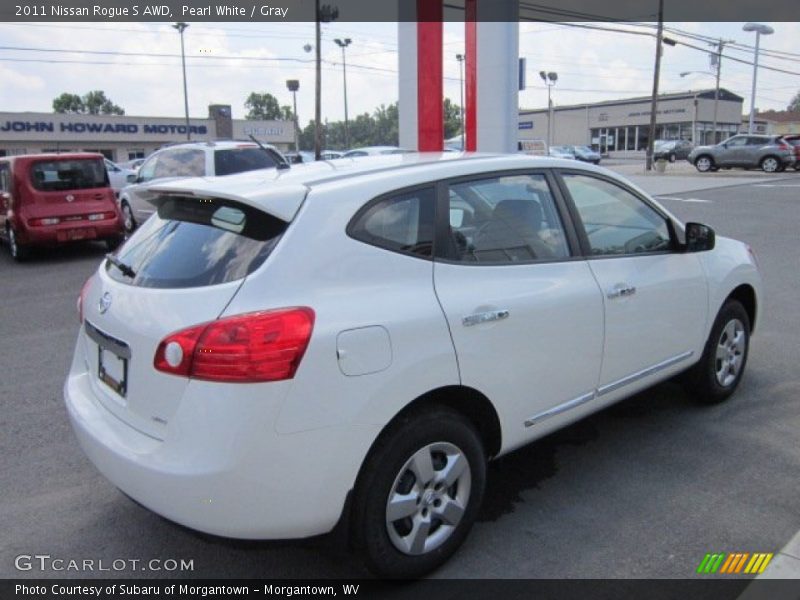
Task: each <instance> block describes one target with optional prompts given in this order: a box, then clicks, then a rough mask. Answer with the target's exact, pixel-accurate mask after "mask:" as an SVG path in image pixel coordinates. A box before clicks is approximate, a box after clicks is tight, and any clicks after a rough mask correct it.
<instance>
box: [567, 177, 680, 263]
mask: <svg viewBox="0 0 800 600" xmlns="http://www.w3.org/2000/svg"><path fill="white" fill-rule="evenodd" d="M554 171H555V173H554V175H555V177H556V179H557V181H558V185H559V188H560V190H561V193H562V194H563V195H564V199H565V201H566V203H567V206H568V209H569V212H570V217H571V220H572V222H573V225H574V226H575V228H576V230H577V232H578V238H579V239H580V245H581V253H582V258H584V259H585V260H606V259H610V258H633V257H638V256H661V255H665V254H678V253H680V240H679V239H678V232H677V231H676V228H675V223H674V222H673V220H672V217H670V216H669V215H668V214H666V213H665V212H664V210H663V209H662V208H661V207H660V206H657V205H656V204H654V203H653V201H652V200H651V199H650V198H648V197H647V196H643V195H642V194H641V193H639V192H638V191H636V190H634V189H633V188H631V187H630V186H629V185H627V184H625V183H623V182H621V181H619V180H618V179H616V178H614V177H609V176H608V175H605V174H603V173H596V172H594V171H588V170H587V171H584V170H582V169H570V168H560V169H555V170H554ZM564 174H570V175H583V176H585V177H593V178H595V179H599V180H601V181H605V182H606V183H610V184H611V185H616V186H617V187H620V188H622V189H623V190H625V191H626V192H628V193H629V194H631V195H632V196H634V197H635V198H638V199H639V200H641V201H642V202H643V203H644V204H645V205H646V206H648V207H649V208H651V209H652V210H653V211H655V213H656V214H658V215H659V216H660V217H661V218H662V219H664V220H665V221H666V223H667V231H669V237H670V248H669V249H667V250H656V251H653V252H635V253H631V254H593V253H592V246H591V244H590V243H589V236H588V235H587V234H586V229H585V228H584V226H583V220H582V219H581V217H580V214H579V213H578V208H577V206H576V205H575V201H574V200H573V198H572V195H571V194H570V193H569V189H568V188H567V184H566V182H565V181H564V178H563V176H562V175H564Z"/></svg>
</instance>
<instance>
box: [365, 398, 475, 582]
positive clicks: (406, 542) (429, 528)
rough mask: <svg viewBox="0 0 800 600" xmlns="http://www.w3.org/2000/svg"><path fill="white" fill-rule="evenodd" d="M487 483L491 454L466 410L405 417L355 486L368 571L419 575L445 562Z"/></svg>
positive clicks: (471, 520) (393, 575)
mask: <svg viewBox="0 0 800 600" xmlns="http://www.w3.org/2000/svg"><path fill="white" fill-rule="evenodd" d="M423 479H424V481H423ZM447 484H450V485H447ZM485 486H486V453H485V450H484V448H483V444H482V442H481V438H480V436H479V435H478V432H477V431H476V429H475V426H474V425H473V424H472V423H471V422H470V421H469V420H467V419H466V418H465V417H464V416H463V415H461V414H460V413H458V412H455V411H453V410H451V409H448V408H445V407H434V408H428V409H425V410H421V411H414V412H411V413H409V414H408V415H405V416H403V417H401V418H400V419H399V420H398V421H397V422H396V423H394V424H393V425H390V428H389V429H388V430H387V431H386V432H384V433H383V434H381V437H380V438H379V439H378V441H377V442H376V444H375V445H374V446H373V448H372V450H371V452H370V454H369V456H368V457H367V459H366V461H365V463H364V466H363V467H362V472H361V475H360V476H359V481H358V483H357V485H356V493H355V499H354V503H353V510H354V512H353V516H354V531H353V533H354V541H355V543H356V547H357V548H358V549H359V550H360V551H361V552H362V554H363V558H364V562H365V563H366V565H367V567H368V568H369V570H370V571H372V572H373V573H375V574H376V575H378V576H381V577H387V578H402V579H405V578H416V577H421V576H423V575H425V574H426V573H429V572H430V571H432V570H434V569H435V568H437V567H438V566H439V565H441V564H442V563H444V562H445V561H446V560H447V559H448V558H450V556H451V555H452V554H453V553H454V552H455V551H456V550H457V549H458V548H459V546H461V544H462V543H463V541H464V539H465V538H466V537H467V534H468V533H469V530H470V528H471V527H472V524H473V523H474V522H475V518H476V517H477V514H478V510H479V508H480V504H481V501H482V499H483V492H484V488H485ZM393 499H394V502H392V500H393ZM393 517H398V518H395V519H393Z"/></svg>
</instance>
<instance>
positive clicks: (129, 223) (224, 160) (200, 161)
mask: <svg viewBox="0 0 800 600" xmlns="http://www.w3.org/2000/svg"><path fill="white" fill-rule="evenodd" d="M285 161H286V159H285V158H284V157H283V155H281V154H280V152H278V151H277V149H275V148H273V147H272V146H266V147H264V149H262V148H261V147H259V146H258V145H256V144H252V143H249V142H190V143H185V144H176V145H173V146H167V147H166V148H162V149H161V150H158V151H157V152H154V153H153V154H151V155H150V156H149V157H148V158H147V159H146V160H145V162H144V163H142V166H141V167H139V170H138V171H137V172H136V174H135V175H132V176H129V181H130V183H131V184H130V185H128V186H127V187H125V188H124V190H123V191H122V192H121V193H120V196H119V206H120V211H121V212H122V216H123V221H124V224H125V231H127V232H128V233H130V232H131V231H133V230H134V229H135V228H136V227H137V225H140V224H141V223H144V222H145V220H147V218H148V217H149V216H150V215H151V214H153V213H154V212H155V210H156V209H155V207H154V206H153V205H152V204H150V202H149V200H150V199H152V198H153V193H152V192H151V191H150V187H151V186H152V184H153V183H154V182H157V181H164V180H168V179H180V178H184V177H204V176H214V175H231V174H233V173H242V172H244V171H252V170H254V169H268V168H271V167H275V166H277V165H282V164H286V163H285Z"/></svg>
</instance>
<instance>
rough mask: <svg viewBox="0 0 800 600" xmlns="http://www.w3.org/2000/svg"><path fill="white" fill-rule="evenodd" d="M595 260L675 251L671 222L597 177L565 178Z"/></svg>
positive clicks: (574, 176)
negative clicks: (670, 227) (669, 225)
mask: <svg viewBox="0 0 800 600" xmlns="http://www.w3.org/2000/svg"><path fill="white" fill-rule="evenodd" d="M562 177H563V179H564V183H565V184H566V186H567V190H568V191H569V194H570V196H571V197H572V200H573V202H574V204H575V207H576V208H577V210H578V214H579V215H580V218H581V221H582V223H583V228H584V230H585V232H586V237H587V238H588V240H589V246H590V249H591V253H592V254H593V255H595V256H608V255H620V254H638V253H643V252H663V251H668V250H670V249H671V247H672V244H671V240H670V234H669V227H668V226H667V221H666V219H665V218H664V217H662V216H661V215H660V214H659V213H657V212H656V211H655V210H653V209H652V208H651V207H650V206H648V205H647V204H645V202H643V201H642V200H641V199H640V198H638V197H636V196H635V195H633V194H632V193H631V192H629V191H627V190H626V189H624V188H622V187H620V186H618V185H616V184H614V183H611V182H609V181H606V180H604V179H598V178H596V177H590V176H587V175H578V174H574V173H564V174H563V175H562Z"/></svg>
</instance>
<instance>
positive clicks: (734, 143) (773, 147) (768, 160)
mask: <svg viewBox="0 0 800 600" xmlns="http://www.w3.org/2000/svg"><path fill="white" fill-rule="evenodd" d="M687 160H688V161H689V162H690V163H692V164H693V165H694V166H695V167H697V170H698V171H700V172H702V173H705V172H707V171H716V170H718V169H720V168H723V169H729V168H731V167H739V168H743V169H761V170H763V171H766V172H767V173H775V172H779V171H783V170H784V169H786V167H789V166H792V165H793V164H794V161H795V157H794V152H793V150H792V147H791V146H790V145H789V144H787V143H786V142H785V141H784V139H783V138H782V137H781V136H779V135H745V134H742V135H734V136H733V137H730V138H728V139H727V140H725V141H723V142H720V143H719V144H716V145H715V146H698V147H697V148H695V149H694V150H692V151H691V152H690V153H689V157H688V159H687Z"/></svg>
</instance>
